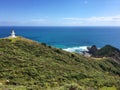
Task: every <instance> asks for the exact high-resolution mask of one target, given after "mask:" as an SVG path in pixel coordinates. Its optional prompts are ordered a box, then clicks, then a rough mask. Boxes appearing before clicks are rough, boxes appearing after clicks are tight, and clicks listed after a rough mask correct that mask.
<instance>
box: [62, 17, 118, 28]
mask: <svg viewBox="0 0 120 90" xmlns="http://www.w3.org/2000/svg"><path fill="white" fill-rule="evenodd" d="M63 20H64V21H65V22H69V23H70V22H71V24H72V23H73V22H74V23H75V22H76V25H113V26H116V25H119V26H120V15H116V16H107V17H89V18H73V17H72V18H63ZM79 22H80V23H79Z"/></svg>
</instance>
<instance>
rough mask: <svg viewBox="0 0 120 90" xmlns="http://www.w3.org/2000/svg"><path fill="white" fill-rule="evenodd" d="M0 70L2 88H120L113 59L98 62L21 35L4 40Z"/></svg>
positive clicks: (0, 44)
mask: <svg viewBox="0 0 120 90" xmlns="http://www.w3.org/2000/svg"><path fill="white" fill-rule="evenodd" d="M0 68H1V70H0V88H2V89H9V88H12V90H14V88H24V90H47V89H49V90H55V89H56V90H96V89H97V90H99V89H100V90H102V88H113V89H114V90H119V89H120V87H119V86H120V65H119V64H118V63H116V62H114V60H113V59H112V58H101V59H100V60H97V59H93V58H92V57H85V56H83V55H79V54H76V53H69V52H66V51H63V50H61V49H57V48H54V47H51V46H48V45H46V44H45V43H38V42H35V41H32V40H29V39H26V38H23V37H19V36H17V37H16V38H3V39H0ZM17 90H19V89H17ZM20 90H21V89H20Z"/></svg>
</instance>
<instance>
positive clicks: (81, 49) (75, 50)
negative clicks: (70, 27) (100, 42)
mask: <svg viewBox="0 0 120 90" xmlns="http://www.w3.org/2000/svg"><path fill="white" fill-rule="evenodd" d="M88 47H89V46H79V47H71V48H65V49H63V50H65V51H68V52H76V53H82V52H83V51H88Z"/></svg>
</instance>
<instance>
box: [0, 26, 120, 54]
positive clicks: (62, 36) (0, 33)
mask: <svg viewBox="0 0 120 90" xmlns="http://www.w3.org/2000/svg"><path fill="white" fill-rule="evenodd" d="M12 29H14V30H15V32H16V35H17V36H23V37H26V38H29V39H32V40H35V41H38V42H44V43H47V44H48V45H51V46H54V47H57V48H62V49H64V50H67V51H71V52H72V51H76V52H79V51H82V50H86V47H87V46H92V45H96V46H97V47H99V48H101V47H103V46H104V45H106V44H110V45H113V46H115V47H117V48H119V49H120V27H20V26H19V27H18V26H15V27H0V38H3V37H7V36H9V35H10V33H11V30H12Z"/></svg>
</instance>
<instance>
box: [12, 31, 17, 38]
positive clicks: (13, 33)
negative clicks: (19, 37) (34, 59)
mask: <svg viewBox="0 0 120 90" xmlns="http://www.w3.org/2000/svg"><path fill="white" fill-rule="evenodd" d="M11 37H12V38H16V36H15V32H14V30H12V33H11Z"/></svg>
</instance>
